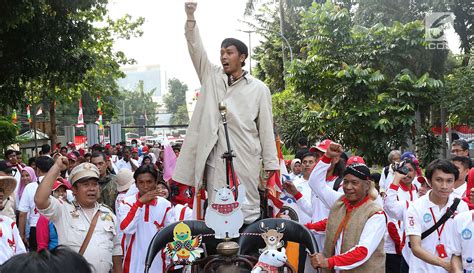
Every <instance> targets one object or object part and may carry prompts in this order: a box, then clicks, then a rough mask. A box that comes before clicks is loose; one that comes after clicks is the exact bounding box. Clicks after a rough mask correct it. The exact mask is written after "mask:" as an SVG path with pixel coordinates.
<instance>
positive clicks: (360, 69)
mask: <svg viewBox="0 0 474 273" xmlns="http://www.w3.org/2000/svg"><path fill="white" fill-rule="evenodd" d="M282 1H283V0H282ZM271 2H272V1H269V2H268V1H263V0H261V1H258V0H249V1H248V3H249V4H248V7H249V10H252V11H253V12H249V13H248V14H253V17H254V19H255V20H256V21H257V24H256V25H260V29H258V28H257V30H258V31H259V32H260V33H261V34H262V35H263V37H264V41H263V42H262V43H261V45H260V46H259V47H257V48H256V49H255V55H254V58H255V59H257V60H258V64H257V67H256V69H255V72H256V73H255V76H257V77H259V78H260V79H262V80H263V81H264V82H265V83H267V84H268V85H269V86H270V87H271V89H272V91H274V92H280V91H281V93H275V94H274V95H273V103H274V120H275V122H276V124H277V127H278V128H279V132H280V135H281V136H282V139H283V140H284V141H285V142H286V143H287V144H288V143H290V144H291V145H290V146H292V145H294V142H295V139H297V138H298V136H299V135H301V134H302V135H307V136H309V137H310V139H315V138H322V137H329V138H332V139H334V140H337V141H340V142H342V143H343V144H344V145H346V147H351V148H353V150H354V151H353V152H356V153H357V154H360V155H364V156H365V157H366V160H368V161H369V163H371V162H376V163H384V161H386V159H385V155H386V154H387V153H388V151H389V150H390V149H391V148H403V147H407V145H408V144H410V143H415V144H417V143H420V145H422V144H421V143H422V142H421V140H420V136H421V135H428V134H427V133H426V132H425V131H426V128H428V127H430V126H437V125H439V122H440V116H439V109H440V108H441V107H447V108H448V113H449V114H450V117H451V119H452V121H456V122H458V123H459V122H460V123H466V122H468V121H467V120H471V121H472V111H471V108H472V107H468V106H467V104H469V103H470V102H472V99H469V98H471V97H472V95H471V94H470V93H469V92H471V93H472V79H471V78H472V76H471V75H472V66H471V67H466V66H468V65H466V58H467V59H468V56H469V54H467V55H466V54H464V55H463V56H462V57H463V58H462V65H463V66H464V68H459V66H460V65H461V62H458V61H457V59H459V58H458V56H452V55H451V54H450V53H449V51H448V50H445V49H438V50H431V49H429V48H428V47H427V43H426V41H425V26H424V23H423V21H422V20H423V19H424V17H425V14H426V13H427V12H434V11H451V12H453V13H454V14H455V22H454V25H455V30H456V33H457V34H458V35H459V36H460V38H461V41H465V42H461V48H462V49H463V51H464V52H463V53H465V52H470V51H469V50H470V47H472V35H470V34H472V33H471V32H472V20H467V19H466V18H468V17H467V16H466V14H467V13H469V11H472V7H469V4H468V3H458V2H459V0H454V1H442V0H430V1H418V0H415V1H412V0H410V1H409V0H392V1H389V0H377V1H376V0H364V1H354V0H341V1H326V2H325V3H322V2H324V1H315V2H314V3H313V4H312V5H311V6H310V7H309V6H305V5H304V3H303V4H302V2H304V1H296V2H294V3H291V5H292V6H297V5H300V6H299V7H298V8H296V9H288V10H285V14H284V17H283V18H284V20H283V21H284V28H285V29H287V30H288V31H287V32H286V33H285V35H287V36H288V37H290V38H289V39H288V40H290V43H291V44H292V47H293V48H294V49H295V48H296V50H294V52H295V54H294V56H295V61H294V62H293V64H292V67H291V68H290V70H289V72H288V70H285V69H283V66H284V64H283V62H282V61H281V60H282V55H281V46H282V44H281V43H280V38H279V34H278V33H279V27H280V24H279V21H280V20H279V19H280V16H279V13H278V9H279V8H280V7H281V6H280V7H279V6H278V5H276V4H275V3H273V4H272V3H271ZM290 2H291V1H290ZM255 3H260V4H261V8H260V10H259V11H260V12H257V11H256V8H255V7H256V5H255ZM280 3H283V6H285V8H287V7H286V5H288V1H283V2H280ZM289 14H291V16H290V17H288V16H289ZM457 14H459V15H457ZM293 15H296V16H293ZM288 18H292V20H289V19H288ZM466 44H467V46H466ZM456 58H457V59H456ZM453 60H454V61H453ZM283 90H284V91H283ZM469 90H471V91H469ZM462 98H467V99H466V100H465V101H463V102H461V101H460V100H462ZM290 120H291V122H290ZM451 124H457V123H453V122H452V123H451ZM417 129H418V131H417ZM425 133H426V134H425ZM435 146H436V145H434V144H433V145H432V147H431V146H430V147H428V148H430V149H431V148H433V149H436V147H435ZM435 152H436V151H433V152H431V151H428V153H429V155H427V156H428V157H429V156H431V155H434V154H435ZM428 157H427V158H428Z"/></svg>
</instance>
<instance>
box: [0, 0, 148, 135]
mask: <svg viewBox="0 0 474 273" xmlns="http://www.w3.org/2000/svg"><path fill="white" fill-rule="evenodd" d="M7 2H11V3H8V4H9V6H10V7H11V9H9V11H8V12H9V13H8V12H7V13H8V14H9V15H11V16H8V15H7V16H6V17H5V18H6V19H5V20H4V21H0V22H1V23H0V26H1V25H3V26H6V27H5V28H1V27H0V52H1V51H2V50H5V51H4V52H8V53H7V54H4V55H3V56H2V54H0V58H4V60H5V62H3V60H0V63H3V64H5V63H6V65H4V66H1V65H0V69H1V70H3V69H5V70H6V71H8V73H6V74H4V75H2V76H4V78H3V79H0V89H2V92H0V93H1V95H5V99H4V100H0V101H1V102H2V103H4V104H6V105H11V106H16V105H18V104H19V103H18V102H22V104H36V105H44V106H45V110H46V109H48V110H49V111H48V112H49V118H50V122H51V130H52V132H51V135H50V137H51V139H52V142H53V144H54V143H55V140H56V111H58V108H57V105H61V106H63V105H67V104H69V103H73V104H74V105H77V101H78V100H79V99H80V98H81V97H82V96H85V97H86V98H87V97H90V98H94V101H95V98H96V97H98V96H100V97H101V100H102V101H103V109H102V110H103V112H106V113H107V112H111V113H114V111H115V109H116V107H115V106H113V105H112V104H111V103H110V101H111V99H110V97H113V96H116V95H117V94H118V86H117V84H116V80H117V79H118V78H119V77H123V76H124V74H123V73H122V72H121V71H120V70H119V68H120V65H122V64H130V63H132V62H133V60H131V59H128V58H126V57H125V55H124V54H123V52H120V51H119V52H115V51H114V50H113V42H114V41H115V40H116V39H119V38H125V39H129V38H130V37H132V36H138V35H141V34H142V33H141V31H140V30H139V29H138V27H139V26H140V25H141V24H142V23H143V18H139V19H138V20H135V21H134V20H132V19H131V17H130V16H128V15H125V16H123V17H122V18H120V19H118V20H112V19H110V18H109V17H108V14H107V3H108V1H107V0H85V1H72V2H71V1H65V2H64V1H63V2H61V3H59V2H57V1H51V0H42V1H22V3H17V1H7ZM25 7H27V9H26V10H27V11H25V12H24V13H22V12H23V11H22V10H23V8H25ZM30 9H31V10H30ZM20 13H21V14H20ZM16 16H20V18H22V19H21V20H15V19H14V18H15V17H16ZM2 30H3V31H2ZM2 46H3V47H2ZM11 49H13V50H11ZM23 55H24V56H23ZM15 59H17V60H21V61H13V60H15ZM0 74H1V73H0ZM2 76H0V78H1V77H2ZM12 92H13V93H14V94H12ZM1 95H0V96H1ZM18 96H19V97H26V98H27V100H24V99H23V100H18ZM0 98H1V97H0ZM104 98H105V99H104ZM86 101H87V100H86ZM74 112H76V111H74ZM110 116H111V115H110Z"/></svg>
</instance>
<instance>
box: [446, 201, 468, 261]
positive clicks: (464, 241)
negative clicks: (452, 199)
mask: <svg viewBox="0 0 474 273" xmlns="http://www.w3.org/2000/svg"><path fill="white" fill-rule="evenodd" d="M473 233H474V211H472V210H471V211H466V212H463V213H460V214H458V215H457V216H456V217H455V218H454V224H453V225H452V230H451V232H450V235H451V236H450V238H451V239H452V240H450V241H449V243H448V248H449V249H450V251H451V252H452V253H453V255H456V256H461V259H462V264H463V268H464V269H466V267H467V260H468V259H469V258H470V260H471V261H472V262H471V264H473V266H474V261H473V260H474V238H473V236H472V235H473Z"/></svg>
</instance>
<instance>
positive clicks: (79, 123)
mask: <svg viewBox="0 0 474 273" xmlns="http://www.w3.org/2000/svg"><path fill="white" fill-rule="evenodd" d="M76 127H77V128H82V127H84V113H83V110H82V99H80V100H79V114H78V116H77V124H76Z"/></svg>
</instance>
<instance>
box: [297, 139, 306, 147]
mask: <svg viewBox="0 0 474 273" xmlns="http://www.w3.org/2000/svg"><path fill="white" fill-rule="evenodd" d="M298 144H299V145H301V146H303V145H304V146H308V139H307V138H306V137H300V138H298Z"/></svg>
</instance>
